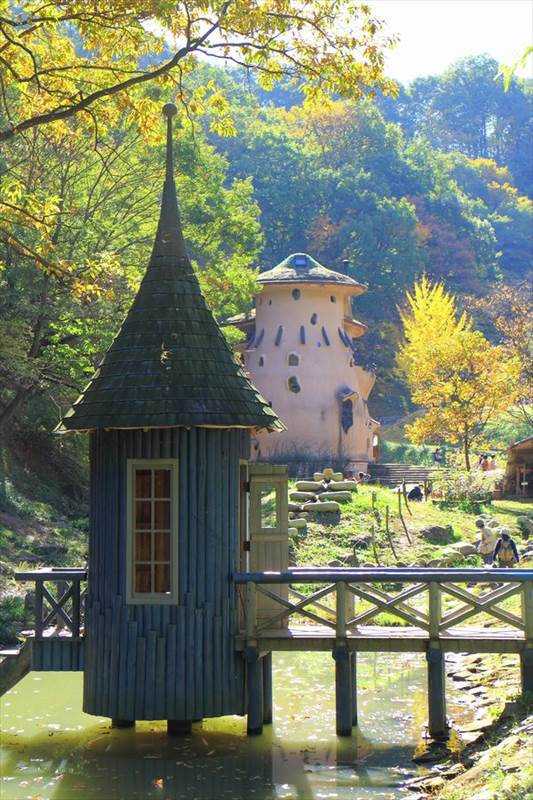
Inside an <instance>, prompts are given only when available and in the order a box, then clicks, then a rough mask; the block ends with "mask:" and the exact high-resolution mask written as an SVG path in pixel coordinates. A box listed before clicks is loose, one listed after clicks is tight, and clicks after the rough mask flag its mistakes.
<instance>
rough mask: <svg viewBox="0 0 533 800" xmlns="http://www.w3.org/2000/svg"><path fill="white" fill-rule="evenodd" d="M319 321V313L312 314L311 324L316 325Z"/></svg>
mask: <svg viewBox="0 0 533 800" xmlns="http://www.w3.org/2000/svg"><path fill="white" fill-rule="evenodd" d="M317 322H318V314H311V325H316V324H317Z"/></svg>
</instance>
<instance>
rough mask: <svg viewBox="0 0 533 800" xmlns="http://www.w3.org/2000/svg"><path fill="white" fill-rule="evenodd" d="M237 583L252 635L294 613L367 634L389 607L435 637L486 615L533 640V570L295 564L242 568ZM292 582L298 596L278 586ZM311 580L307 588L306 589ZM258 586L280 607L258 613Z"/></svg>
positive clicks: (340, 632)
mask: <svg viewBox="0 0 533 800" xmlns="http://www.w3.org/2000/svg"><path fill="white" fill-rule="evenodd" d="M235 581H236V583H237V584H240V585H244V586H245V587H246V598H245V601H244V604H245V609H246V613H245V623H246V626H245V627H246V631H245V632H246V635H247V637H250V638H258V637H260V636H261V633H262V632H264V631H266V630H271V629H272V628H274V627H276V626H279V625H280V624H284V623H285V624H287V623H289V622H292V621H294V619H295V618H298V622H299V623H300V624H301V623H302V621H303V622H304V623H306V624H308V623H309V622H311V623H313V624H314V625H319V626H321V627H322V628H326V629H330V630H331V631H332V636H337V637H338V636H347V635H348V636H349V635H350V634H357V633H359V632H361V631H362V630H363V629H364V627H365V626H366V625H367V624H368V623H369V622H370V621H371V620H374V621H375V622H379V621H380V620H379V616H380V615H381V614H383V613H386V614H387V615H388V616H389V618H390V617H392V618H394V619H396V620H397V622H396V624H398V623H399V624H401V625H407V626H410V627H411V628H415V629H418V630H419V631H421V632H423V633H425V634H426V635H427V636H428V638H431V639H438V638H439V637H441V636H446V635H452V633H453V630H454V629H456V628H457V627H458V626H459V625H462V624H463V623H464V622H466V621H467V620H469V619H471V618H472V617H475V616H478V615H479V614H484V615H486V616H485V620H484V625H487V624H490V626H491V627H494V628H495V629H496V630H497V629H498V627H500V628H501V626H502V623H503V625H504V626H505V628H506V629H507V630H508V629H509V628H511V629H512V630H515V631H516V635H517V637H520V638H525V639H526V640H530V639H533V571H532V570H504V569H466V570H464V569H447V570H444V569H439V570H431V569H376V570H373V569H338V570H327V569H293V570H289V571H288V572H282V573H273V572H262V573H240V574H238V575H236V576H235ZM287 583H288V584H290V597H291V598H294V599H289V600H287V599H286V598H285V597H283V596H281V594H280V592H279V591H276V587H277V586H279V585H281V584H287ZM306 584H307V587H308V588H309V589H310V591H309V593H307V594H306V593H305V591H304V592H302V591H301V590H299V589H301V588H302V587H303V586H305V585H306ZM317 584H318V585H319V588H316V585H317ZM320 584H322V585H320ZM313 585H315V587H313ZM296 586H298V589H296V588H295V587H296ZM476 589H478V591H477V592H476V591H475V590H476ZM258 592H259V593H260V594H262V595H265V596H266V597H268V598H270V599H271V600H273V601H274V602H275V603H277V604H278V605H279V606H280V611H279V612H278V613H272V614H270V613H269V614H268V615H265V614H263V615H262V616H260V617H258V614H257V603H256V597H257V593H258ZM515 595H520V596H521V603H520V611H519V613H516V608H513V609H509V608H502V606H501V604H502V603H504V601H507V600H508V599H510V598H512V597H514V596H515ZM328 601H329V602H328ZM376 618H378V619H376ZM463 630H464V629H463ZM495 632H496V631H495Z"/></svg>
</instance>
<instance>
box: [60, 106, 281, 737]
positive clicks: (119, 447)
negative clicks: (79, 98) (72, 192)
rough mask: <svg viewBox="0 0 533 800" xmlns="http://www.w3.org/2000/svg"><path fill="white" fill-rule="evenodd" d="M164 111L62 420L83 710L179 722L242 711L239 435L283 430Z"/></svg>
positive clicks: (246, 441)
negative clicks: (158, 192) (148, 175)
mask: <svg viewBox="0 0 533 800" xmlns="http://www.w3.org/2000/svg"><path fill="white" fill-rule="evenodd" d="M164 113H165V115H166V117H167V154H166V179H165V183H164V189H163V197H162V204H161V212H160V219H159V225H158V229H157V234H156V238H155V242H154V246H153V251H152V255H151V258H150V262H149V265H148V268H147V270H146V273H145V275H144V278H143V280H142V283H141V286H140V288H139V291H138V294H137V296H136V298H135V300H134V302H133V305H132V306H131V309H130V311H129V313H128V315H127V317H126V319H125V320H124V322H123V324H122V326H121V328H120V330H119V332H118V334H117V335H116V337H115V339H114V341H113V343H112V345H111V346H110V348H109V350H108V351H107V353H106V355H105V357H104V358H103V360H102V362H101V364H100V366H99V367H98V369H97V370H96V372H95V374H94V376H93V378H92V379H91V381H90V383H89V384H88V386H87V387H86V388H85V390H84V391H83V393H82V394H81V396H80V397H79V398H78V400H77V401H76V402H75V403H74V405H73V406H72V408H71V409H70V411H69V412H68V413H67V414H66V416H65V417H64V419H63V420H62V423H61V425H60V427H59V429H58V430H59V432H61V433H69V432H72V431H86V432H88V433H89V436H90V470H91V472H90V484H91V489H90V497H91V500H90V532H89V563H88V590H87V598H86V617H85V620H86V621H85V667H84V704H83V707H84V710H85V711H86V712H87V713H89V714H96V715H99V716H100V715H101V716H108V717H111V718H112V719H113V721H114V724H115V725H117V726H130V725H133V724H134V721H135V720H142V719H166V720H168V721H169V730H170V731H174V732H180V731H186V730H188V729H189V728H190V725H191V722H192V720H197V719H201V718H203V717H214V716H221V715H225V714H243V713H244V712H245V700H244V689H245V667H244V661H243V659H242V656H241V655H240V654H238V653H237V652H236V650H235V641H234V640H235V635H236V633H237V630H238V607H237V599H236V598H237V593H236V591H235V586H234V585H233V582H232V576H233V574H234V572H235V571H238V570H243V569H246V568H247V567H248V566H250V564H249V561H248V562H245V559H247V558H248V559H249V555H248V553H246V554H245V551H247V550H249V547H246V546H245V543H246V539H247V538H249V531H247V528H246V526H247V513H248V499H247V498H248V496H249V494H248V492H249V490H250V475H249V473H248V466H247V465H248V458H249V454H250V435H251V432H255V431H258V430H269V431H274V430H283V429H284V426H283V425H282V423H281V422H280V421H279V420H278V418H277V416H276V414H275V413H274V411H273V410H272V409H271V408H270V406H269V404H268V403H267V401H266V400H265V399H264V398H263V397H262V396H261V395H260V393H259V392H258V390H257V389H256V388H255V387H254V386H253V385H252V384H251V383H250V380H249V379H248V377H247V376H246V374H245V373H244V372H243V370H242V368H241V367H240V366H239V365H238V364H237V363H236V361H235V358H234V354H233V352H232V350H231V349H230V347H229V346H228V344H227V343H226V340H225V338H224V336H223V334H222V332H221V330H220V329H219V326H218V325H217V323H216V321H215V319H214V317H213V315H212V313H211V311H210V310H209V308H208V307H207V305H206V303H205V300H204V297H203V295H202V293H201V291H200V287H199V284H198V280H197V277H196V275H195V273H194V270H193V268H192V265H191V262H190V260H189V258H188V256H187V253H186V249H185V243H184V239H183V234H182V228H181V224H180V218H179V211H178V204H177V199H176V189H175V183H174V178H173V165H172V117H173V116H174V114H175V113H176V109H175V107H174V106H173V105H171V104H169V105H167V106H165V108H164ZM261 480H262V484H261V485H262V486H264V485H265V475H264V474H263V475H262V476H261ZM283 481H285V486H286V471H285V474H283V470H282V471H281V473H280V471H279V468H278V472H277V473H275V474H274V473H273V475H272V481H270V482H269V481H268V480H267V481H266V483H267V484H268V487H269V491H270V492H272V491H277V492H278V495H279V497H283V492H284V485H283ZM278 521H279V523H280V525H281V528H280V533H281V534H282V535H283V534H284V531H283V530H282V528H283V521H282V519H281V517H279V518H278ZM284 525H285V528H286V527H287V514H286V513H285V522H284ZM285 538H286V534H285ZM257 566H258V567H261V566H262V565H261V564H258V565H257ZM273 567H274V568H278V569H279V568H281V569H283V568H286V564H285V563H284V562H283V559H282V560H281V561H279V560H277V561H276V563H275V564H273Z"/></svg>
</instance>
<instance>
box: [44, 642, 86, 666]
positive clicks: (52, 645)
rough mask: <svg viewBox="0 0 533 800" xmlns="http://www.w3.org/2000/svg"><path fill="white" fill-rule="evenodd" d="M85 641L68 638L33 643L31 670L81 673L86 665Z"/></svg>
mask: <svg viewBox="0 0 533 800" xmlns="http://www.w3.org/2000/svg"><path fill="white" fill-rule="evenodd" d="M84 646H85V642H84V641H83V639H80V640H77V641H73V640H72V639H69V638H68V637H66V636H65V637H61V636H58V637H57V638H50V639H43V640H41V641H32V643H31V668H32V670H35V671H36V672H80V671H81V670H83V664H84V658H83V655H84Z"/></svg>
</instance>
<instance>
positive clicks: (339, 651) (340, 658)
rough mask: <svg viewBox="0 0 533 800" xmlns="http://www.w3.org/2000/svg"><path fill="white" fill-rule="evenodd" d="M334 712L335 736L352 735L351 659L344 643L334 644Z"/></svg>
mask: <svg viewBox="0 0 533 800" xmlns="http://www.w3.org/2000/svg"><path fill="white" fill-rule="evenodd" d="M333 658H334V659H335V713H336V720H337V736H351V735H352V720H353V716H352V715H353V711H352V707H353V706H352V704H353V696H352V669H353V665H352V659H351V656H350V651H349V650H348V648H347V647H346V645H342V644H341V645H339V644H337V645H335V647H334V648H333Z"/></svg>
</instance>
